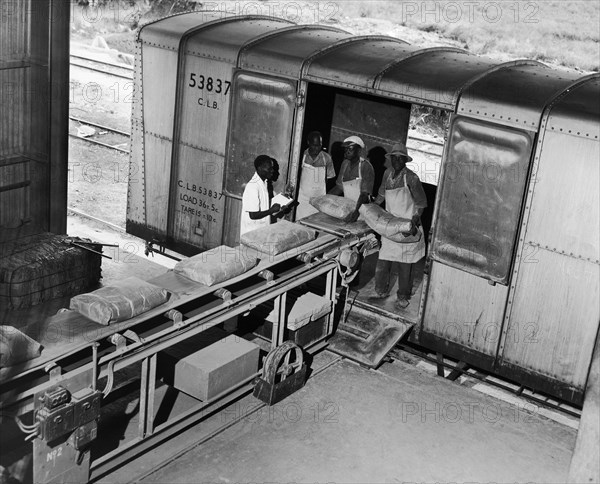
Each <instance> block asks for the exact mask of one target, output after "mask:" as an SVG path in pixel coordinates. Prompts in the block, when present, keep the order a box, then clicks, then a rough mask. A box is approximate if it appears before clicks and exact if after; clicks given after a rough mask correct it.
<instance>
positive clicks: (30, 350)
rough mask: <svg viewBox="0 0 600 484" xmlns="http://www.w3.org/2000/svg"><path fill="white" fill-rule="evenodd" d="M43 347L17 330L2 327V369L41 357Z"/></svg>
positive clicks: (0, 358) (0, 361)
mask: <svg viewBox="0 0 600 484" xmlns="http://www.w3.org/2000/svg"><path fill="white" fill-rule="evenodd" d="M41 352H42V345H40V344H39V343H38V342H37V341H35V340H33V339H31V338H30V337H29V336H27V335H26V334H24V333H21V331H19V330H18V329H17V328H14V327H12V326H0V368H7V367H9V366H13V365H16V364H17V363H23V362H24V361H29V360H33V359H34V358H37V357H38V356H40V354H41Z"/></svg>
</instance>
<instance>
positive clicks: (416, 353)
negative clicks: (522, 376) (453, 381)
mask: <svg viewBox="0 0 600 484" xmlns="http://www.w3.org/2000/svg"><path fill="white" fill-rule="evenodd" d="M396 349H400V350H402V351H406V352H407V353H409V354H411V355H413V356H416V357H418V358H422V359H424V360H426V361H429V362H431V363H434V364H436V365H440V366H443V367H444V368H448V369H449V370H452V371H455V372H457V373H460V374H461V375H465V376H467V377H472V378H475V379H476V380H479V381H481V382H483V383H487V384H489V385H492V386H494V387H497V388H500V389H502V390H505V391H507V392H509V393H511V394H513V395H516V396H518V397H521V398H525V399H527V400H531V401H532V402H535V403H537V404H540V405H542V406H545V407H549V408H551V409H553V410H557V411H559V412H562V413H565V414H567V415H570V416H572V417H576V418H581V414H580V413H577V412H574V411H572V410H569V409H567V408H564V407H561V406H560V405H557V404H554V403H551V402H548V401H546V400H542V399H541V398H538V397H535V396H533V395H529V394H527V393H523V391H522V390H521V389H517V390H514V389H513V388H511V387H509V386H508V385H503V384H502V383H498V382H495V381H493V380H490V379H489V378H486V377H485V376H479V375H477V374H476V373H473V372H470V371H468V370H469V369H468V368H465V369H461V368H458V367H457V366H455V365H451V364H449V363H445V362H439V361H438V360H437V359H435V358H432V357H431V356H429V355H426V354H424V353H421V352H419V351H418V350H414V349H412V348H410V347H409V346H406V345H403V344H398V345H396V348H394V350H396ZM394 350H392V351H391V352H390V355H391V356H392V357H394V356H395V355H394V352H395V351H394ZM396 358H398V357H397V356H396Z"/></svg>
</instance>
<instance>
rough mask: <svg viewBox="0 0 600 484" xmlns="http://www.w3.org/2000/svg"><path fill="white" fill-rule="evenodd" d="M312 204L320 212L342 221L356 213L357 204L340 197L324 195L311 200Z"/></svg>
mask: <svg viewBox="0 0 600 484" xmlns="http://www.w3.org/2000/svg"><path fill="white" fill-rule="evenodd" d="M310 204H311V205H312V206H313V207H315V208H316V209H317V210H318V211H319V212H321V213H324V214H325V215H329V216H330V217H334V218H337V219H340V220H343V219H345V218H346V217H347V216H348V215H350V214H351V213H352V212H354V209H355V208H356V202H353V201H352V200H350V199H349V198H346V197H340V196H338V195H322V196H320V197H313V198H311V199H310Z"/></svg>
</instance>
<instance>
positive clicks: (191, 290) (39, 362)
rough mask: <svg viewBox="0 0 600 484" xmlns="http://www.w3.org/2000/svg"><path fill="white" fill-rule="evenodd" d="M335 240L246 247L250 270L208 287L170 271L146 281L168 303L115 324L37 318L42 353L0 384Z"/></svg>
mask: <svg viewBox="0 0 600 484" xmlns="http://www.w3.org/2000/svg"><path fill="white" fill-rule="evenodd" d="M338 240H339V239H337V238H336V237H335V236H333V235H329V234H325V235H321V236H319V237H317V238H316V239H315V240H313V241H311V242H309V243H307V244H304V245H302V246H300V247H297V248H296V249H294V250H293V251H286V252H284V253H282V254H279V255H276V256H272V255H269V254H264V253H260V252H258V251H254V250H252V249H248V253H249V254H251V255H256V256H257V257H258V258H259V259H260V261H259V263H258V264H257V265H256V266H255V267H254V268H253V269H251V270H249V271H248V272H246V273H244V274H242V275H240V276H237V277H235V278H232V279H229V280H227V281H224V282H222V283H219V284H215V285H214V286H210V287H209V286H205V285H203V284H199V283H197V282H194V281H192V280H190V279H188V278H186V277H183V276H181V275H178V274H176V273H174V272H173V271H168V272H166V273H165V274H163V275H161V276H159V277H157V278H155V279H152V280H151V281H149V282H151V283H152V284H155V285H158V286H160V287H164V288H165V289H167V290H168V291H169V292H170V299H169V301H168V302H167V303H165V304H163V305H161V306H159V307H157V308H154V309H152V310H150V311H147V312H145V313H144V314H141V315H139V316H136V317H134V318H131V319H128V320H127V321H122V322H120V323H114V324H111V325H109V326H102V325H100V324H98V323H96V322H94V321H92V320H90V319H88V318H86V317H85V316H83V315H81V314H79V313H77V312H74V311H66V312H64V313H61V314H57V315H55V316H52V317H49V318H46V319H44V320H42V321H40V322H39V323H38V324H37V327H36V328H35V329H36V333H37V334H36V336H37V337H38V342H39V343H40V344H42V346H43V350H42V354H41V355H40V356H39V357H38V358H35V359H33V360H30V361H27V362H24V363H21V364H18V365H15V366H12V367H9V368H3V369H1V370H0V384H1V385H4V384H5V383H7V382H9V381H11V380H12V379H14V378H16V377H22V376H24V374H27V373H29V372H32V371H36V370H39V369H43V368H44V367H45V366H46V365H47V364H49V363H51V362H53V361H55V360H57V359H59V358H65V357H67V356H69V355H72V354H74V353H76V352H78V351H82V350H84V349H85V348H90V347H91V345H92V344H93V343H94V342H96V341H100V340H103V339H105V338H107V337H110V336H111V335H113V334H115V333H122V332H123V331H126V330H128V329H131V328H133V327H135V326H136V325H138V324H140V323H141V322H144V321H147V320H149V319H151V318H153V317H156V316H160V315H162V314H164V313H165V312H167V311H169V310H170V309H177V308H178V307H181V306H182V305H183V304H185V303H188V302H190V301H193V300H195V299H199V298H202V297H203V296H207V295H210V294H213V293H214V292H215V291H216V290H217V289H220V288H224V287H227V286H233V285H236V284H238V283H240V282H243V281H244V280H246V279H250V278H252V277H254V276H256V275H257V274H258V273H260V272H261V271H263V270H268V269H270V268H272V267H274V266H276V265H278V264H280V263H281V262H285V261H286V260H289V259H293V258H295V257H296V256H297V255H299V254H303V253H307V252H312V251H315V250H319V249H320V248H323V249H325V248H328V247H330V246H332V245H335V243H336V242H337V241H338ZM90 351H91V350H90ZM2 399H3V397H2Z"/></svg>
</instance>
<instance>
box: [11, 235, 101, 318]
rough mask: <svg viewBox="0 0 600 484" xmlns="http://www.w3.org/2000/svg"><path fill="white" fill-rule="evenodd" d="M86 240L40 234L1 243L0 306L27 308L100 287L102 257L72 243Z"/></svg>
mask: <svg viewBox="0 0 600 484" xmlns="http://www.w3.org/2000/svg"><path fill="white" fill-rule="evenodd" d="M86 241H87V239H80V238H78V237H68V236H66V235H56V234H50V233H41V234H35V235H31V236H27V237H22V238H20V239H18V240H13V241H10V242H6V243H4V244H0V306H2V307H7V308H8V309H21V308H28V307H31V306H34V305H36V304H39V303H42V302H44V301H48V300H51V299H55V298H59V297H71V296H73V295H74V294H79V293H81V292H84V291H89V290H90V289H93V288H95V287H98V280H99V279H100V265H101V256H100V254H98V253H94V252H90V251H89V250H86V249H84V248H82V247H77V246H76V245H73V244H72V243H81V242H86ZM87 242H89V241H87ZM81 245H83V244H81ZM84 246H85V247H88V248H90V249H91V250H94V251H96V252H100V251H101V250H102V247H101V246H100V245H96V244H85V245H84Z"/></svg>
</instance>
